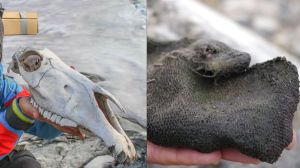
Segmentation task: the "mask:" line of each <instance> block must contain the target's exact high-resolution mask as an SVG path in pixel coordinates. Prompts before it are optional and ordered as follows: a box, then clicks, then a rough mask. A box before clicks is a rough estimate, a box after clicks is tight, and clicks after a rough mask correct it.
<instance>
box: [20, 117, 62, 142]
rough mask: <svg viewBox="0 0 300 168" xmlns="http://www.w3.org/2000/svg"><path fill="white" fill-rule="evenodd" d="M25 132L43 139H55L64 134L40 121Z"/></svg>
mask: <svg viewBox="0 0 300 168" xmlns="http://www.w3.org/2000/svg"><path fill="white" fill-rule="evenodd" d="M25 132H26V133H28V134H32V135H35V136H38V137H40V138H43V139H54V138H56V137H57V136H59V135H61V134H62V132H61V131H60V130H58V129H56V128H55V127H53V126H52V125H50V124H48V123H46V122H41V121H38V120H36V121H35V122H34V125H33V126H32V127H30V128H29V129H28V130H26V131H25Z"/></svg>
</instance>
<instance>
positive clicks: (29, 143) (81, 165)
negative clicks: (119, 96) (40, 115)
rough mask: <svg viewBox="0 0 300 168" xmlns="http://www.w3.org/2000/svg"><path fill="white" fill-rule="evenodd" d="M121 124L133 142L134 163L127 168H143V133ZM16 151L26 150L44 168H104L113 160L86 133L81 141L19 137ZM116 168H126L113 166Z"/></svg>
mask: <svg viewBox="0 0 300 168" xmlns="http://www.w3.org/2000/svg"><path fill="white" fill-rule="evenodd" d="M121 124H122V126H123V128H124V129H125V131H126V133H127V135H128V136H129V138H130V139H131V140H132V141H133V143H134V145H135V147H136V150H137V156H138V159H137V160H136V161H135V162H134V164H133V165H130V166H129V167H132V168H141V167H146V163H145V158H146V130H145V129H144V128H142V127H140V126H139V125H136V124H134V123H131V122H130V121H127V120H124V119H121ZM18 148H25V149H28V150H30V151H31V152H32V153H33V154H34V156H35V157H36V158H37V160H38V161H39V162H40V163H41V165H42V167H43V168H44V167H45V168H105V167H109V166H111V167H112V166H115V165H114V159H113V158H112V157H111V156H110V153H109V151H108V149H107V147H106V146H105V145H104V143H103V142H102V141H101V140H100V139H99V138H97V137H94V136H93V135H92V134H89V133H87V138H86V139H85V140H80V139H78V138H77V137H73V136H70V135H67V134H64V135H62V136H60V137H58V138H56V139H53V140H51V141H49V140H42V139H39V138H37V137H34V136H31V135H25V136H23V138H22V140H21V141H20V143H19V144H18ZM116 167H117V168H122V167H126V166H123V165H116Z"/></svg>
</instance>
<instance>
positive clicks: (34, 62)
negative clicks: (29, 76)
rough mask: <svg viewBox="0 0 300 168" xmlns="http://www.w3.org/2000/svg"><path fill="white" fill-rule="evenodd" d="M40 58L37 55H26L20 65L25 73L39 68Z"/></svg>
mask: <svg viewBox="0 0 300 168" xmlns="http://www.w3.org/2000/svg"><path fill="white" fill-rule="evenodd" d="M41 62H42V57H41V56H39V55H28V56H26V57H25V58H24V59H23V60H22V61H21V65H22V67H23V68H24V70H25V71H26V72H33V71H35V70H37V69H39V67H40V66H41Z"/></svg>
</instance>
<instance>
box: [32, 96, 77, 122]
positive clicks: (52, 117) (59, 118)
mask: <svg viewBox="0 0 300 168" xmlns="http://www.w3.org/2000/svg"><path fill="white" fill-rule="evenodd" d="M30 103H31V104H32V105H33V107H35V108H36V109H38V111H39V113H40V114H42V115H43V116H44V117H45V118H47V119H48V120H51V121H52V122H54V123H56V124H59V125H61V126H68V127H76V126H77V124H76V123H75V122H74V121H72V120H69V119H67V118H64V117H62V116H60V115H57V114H55V113H53V112H50V111H47V110H44V109H43V108H41V107H40V106H39V105H38V104H37V103H36V102H35V101H34V100H33V99H32V98H31V99H30Z"/></svg>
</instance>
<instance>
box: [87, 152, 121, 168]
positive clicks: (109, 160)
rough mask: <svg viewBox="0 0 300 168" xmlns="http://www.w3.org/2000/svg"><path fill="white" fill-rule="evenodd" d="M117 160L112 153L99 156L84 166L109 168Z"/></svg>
mask: <svg viewBox="0 0 300 168" xmlns="http://www.w3.org/2000/svg"><path fill="white" fill-rule="evenodd" d="M114 163H115V160H114V158H113V157H112V156H110V155H104V156H98V157H96V158H94V159H93V160H92V161H90V162H89V163H87V164H86V165H85V166H84V168H109V167H112V166H113V165H114Z"/></svg>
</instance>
